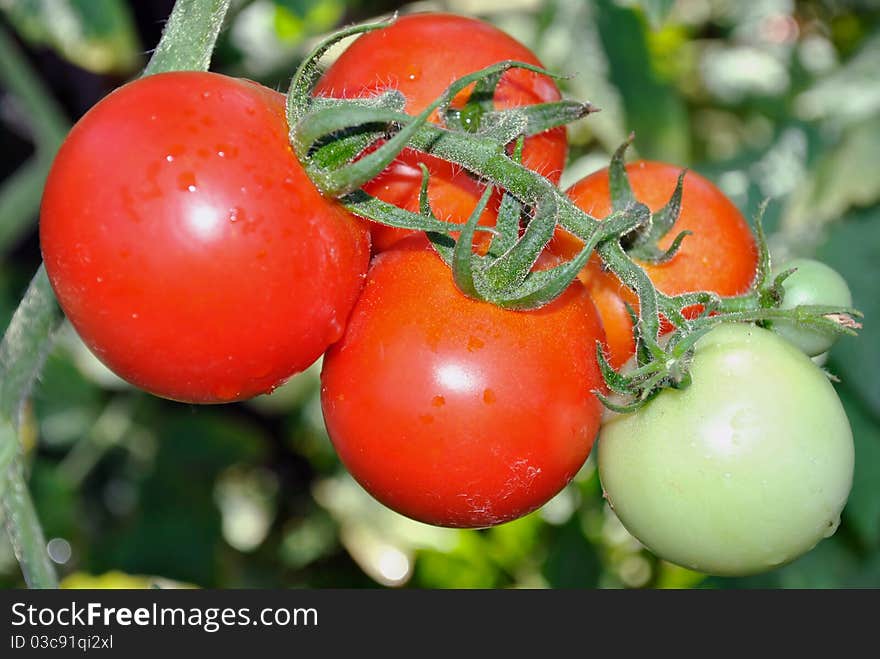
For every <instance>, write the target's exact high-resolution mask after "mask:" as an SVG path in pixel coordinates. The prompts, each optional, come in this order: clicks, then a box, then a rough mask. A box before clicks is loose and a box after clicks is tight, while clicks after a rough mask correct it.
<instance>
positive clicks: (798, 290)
mask: <svg viewBox="0 0 880 659" xmlns="http://www.w3.org/2000/svg"><path fill="white" fill-rule="evenodd" d="M791 268H797V272H795V273H793V274H791V275H789V277H788V278H786V279H785V280H784V281H783V282H782V286H783V288H784V289H785V297H784V298H783V299H782V304H781V305H780V308H781V309H793V308H794V307H797V306H800V305H802V304H830V305H834V306H838V307H851V306H852V293H850V291H849V286H847V285H846V280H844V278H843V277H841V276H840V274H838V272H837V271H836V270H834V269H833V268H830V267H829V266H827V265H825V264H824V263H822V262H821V261H814V260H813V259H794V260H792V261H788V262H787V263H783V264H782V265H781V266H779V267H778V268H773V272H772V275H771V276H772V277H776V276H777V275H778V274H780V273H782V272H785V271H786V270H790V269H791ZM772 329H773V331H774V332H776V333H777V334H779V336H782V337H784V338H785V339H787V340H788V341H791V342H792V343H793V344H795V345H796V346H797V347H798V348H800V349H801V350H803V351H804V352H805V353H807V354H808V355H810V356H811V357H815V356H816V355H819V354H822V353H823V352H825V351H826V350H828V349H829V348H830V347H831V346H832V345H833V344H834V342H835V341H836V340H837V335H836V334H833V333H829V332H823V331H821V330H816V329H813V328H811V327H800V326H798V325H796V324H795V323H793V322H789V321H785V320H778V321H774V322H773V327H772Z"/></svg>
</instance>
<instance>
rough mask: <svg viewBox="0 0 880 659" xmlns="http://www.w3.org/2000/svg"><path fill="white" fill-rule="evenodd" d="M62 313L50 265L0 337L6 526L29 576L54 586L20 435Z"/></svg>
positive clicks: (31, 582) (0, 450) (0, 485)
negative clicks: (26, 406) (27, 404)
mask: <svg viewBox="0 0 880 659" xmlns="http://www.w3.org/2000/svg"><path fill="white" fill-rule="evenodd" d="M60 323H61V314H60V313H59V309H58V305H57V304H56V302H55V297H54V295H53V294H52V289H51V287H50V285H49V279H48V277H47V276H46V270H45V268H43V267H42V266H40V269H39V270H38V271H37V274H36V275H35V276H34V278H33V280H32V281H31V284H30V286H29V287H28V290H27V292H26V293H25V296H24V298H23V299H22V301H21V304H19V306H18V309H17V310H16V312H15V314H14V315H13V317H12V320H11V321H10V323H9V327H8V328H7V329H6V333H5V334H4V335H3V341H2V343H0V454H2V455H3V456H6V459H5V460H0V473H2V474H3V476H4V478H3V479H2V481H0V491H2V507H3V512H4V514H5V517H6V531H7V533H8V535H9V539H10V541H11V543H12V547H13V550H14V551H15V556H16V558H17V559H18V562H19V565H20V566H21V570H22V574H23V575H24V578H25V582H26V583H27V585H28V586H29V587H31V588H56V587H57V586H58V581H57V578H56V576H55V570H54V568H53V567H52V563H51V561H50V560H49V555H48V553H47V551H46V541H45V538H44V536H43V531H42V529H41V528H40V523H39V520H38V519H37V515H36V512H35V510H34V504H33V501H32V500H31V496H30V493H29V492H28V489H27V484H26V482H25V477H24V468H23V466H22V459H23V456H22V446H21V441H20V438H19V428H20V425H21V415H22V409H23V408H24V403H25V401H26V400H27V398H28V396H29V394H30V391H31V389H32V387H33V385H34V382H35V381H36V379H37V376H38V374H39V372H40V369H41V368H42V366H43V362H44V361H45V359H46V355H47V354H48V352H49V348H50V347H51V345H52V339H53V337H54V334H55V331H56V329H57V328H58V326H59V325H60Z"/></svg>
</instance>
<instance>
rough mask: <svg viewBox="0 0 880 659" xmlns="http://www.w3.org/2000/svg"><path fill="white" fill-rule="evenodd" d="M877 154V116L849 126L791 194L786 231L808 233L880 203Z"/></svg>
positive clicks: (879, 146)
mask: <svg viewBox="0 0 880 659" xmlns="http://www.w3.org/2000/svg"><path fill="white" fill-rule="evenodd" d="M877 68H878V69H880V67H877ZM844 105H846V104H844ZM878 153H880V116H874V117H871V118H869V119H866V120H864V121H862V122H860V123H857V124H854V125H852V126H849V127H848V128H847V129H846V131H845V132H844V134H843V136H842V138H841V139H840V140H839V141H837V142H836V144H835V146H834V147H833V148H830V149H829V150H828V151H825V152H823V153H822V154H821V155H820V157H819V161H818V162H817V163H816V165H815V167H813V168H812V170H811V171H810V172H809V174H808V178H807V180H806V181H804V182H803V183H802V184H801V185H800V186H799V187H798V188H797V189H796V190H795V192H794V193H793V194H792V196H791V199H790V200H789V203H788V204H787V206H786V208H785V214H784V218H783V223H784V225H785V227H786V229H788V230H800V231H806V232H808V231H810V230H811V229H813V228H815V227H817V226H819V225H821V224H824V223H827V222H830V221H833V220H836V219H838V218H839V217H840V216H841V215H843V214H844V213H845V212H846V211H847V210H848V209H849V208H851V207H853V206H869V205H871V204H873V203H876V202H877V201H878V200H880V177H878V176H877V175H876V171H877V154H878Z"/></svg>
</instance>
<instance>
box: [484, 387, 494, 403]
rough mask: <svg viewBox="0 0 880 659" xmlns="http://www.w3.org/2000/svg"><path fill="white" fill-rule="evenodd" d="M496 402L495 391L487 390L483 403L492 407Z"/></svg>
mask: <svg viewBox="0 0 880 659" xmlns="http://www.w3.org/2000/svg"><path fill="white" fill-rule="evenodd" d="M495 401H496V398H495V392H494V391H492V390H491V389H486V390H484V391H483V402H484V403H486V405H491V404H492V403H494V402H495Z"/></svg>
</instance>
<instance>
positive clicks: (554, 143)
mask: <svg viewBox="0 0 880 659" xmlns="http://www.w3.org/2000/svg"><path fill="white" fill-rule="evenodd" d="M510 59H514V60H518V61H522V62H527V63H529V64H534V65H537V66H542V64H541V62H540V61H539V60H538V59H537V57H535V54H534V53H532V52H531V51H530V50H529V49H528V48H526V47H525V46H523V45H522V44H521V43H519V42H518V41H516V40H515V39H513V38H512V37H510V36H508V35H507V34H505V33H504V32H502V31H501V30H499V29H498V28H496V27H494V26H492V25H490V24H488V23H485V22H483V21H479V20H476V19H473V18H466V17H464V16H454V15H451V14H437V13H426V14H411V15H409V16H403V17H401V18H399V19H397V21H396V22H395V23H394V24H392V25H390V26H389V27H387V28H383V29H381V30H376V31H373V32H369V33H367V34H364V35H362V36H360V37H358V39H357V40H356V41H355V42H354V43H353V44H352V45H351V46H350V47H349V48H348V49H347V50H346V51H345V52H343V54H342V55H341V56H340V57H339V59H338V60H337V61H336V62H334V63H333V65H331V66H330V68H329V69H328V70H327V72H326V73H325V74H324V76H323V77H322V78H321V80H320V81H319V82H318V84H317V86H316V87H315V92H316V93H319V94H326V95H332V96H342V97H349V98H351V97H358V96H366V95H370V94H374V93H376V92H378V91H381V90H385V89H388V88H390V87H393V88H396V89H399V90H400V91H401V92H403V94H404V95H405V96H406V98H407V106H406V110H407V112H409V113H410V114H417V113H419V112H421V111H422V110H423V109H424V108H426V107H427V106H428V105H430V104H431V103H432V102H433V101H434V100H435V99H436V98H437V97H438V96H439V95H440V94H441V93H442V92H443V90H444V89H446V87H448V86H449V84H450V83H452V82H453V81H455V80H456V79H458V78H461V77H462V76H465V75H467V74H469V73H474V72H475V71H479V70H480V69H482V68H485V67H487V66H490V65H492V64H495V63H497V62H501V61H504V60H510ZM560 98H561V96H560V93H559V89H558V88H557V87H556V84H555V83H554V82H553V80H552V79H550V78H548V77H546V76H541V75H538V74H535V73H532V72H530V71H523V70H512V71H508V72H506V73H505V74H504V75H503V76H502V78H501V82H500V83H499V85H498V88H497V93H496V96H495V106H496V107H497V108H498V109H508V108H512V107H518V106H522V105H531V104H535V103H547V102H552V101H558V100H559V99H560ZM466 100H467V92H463V93H462V94H460V95H459V97H458V98H457V101H458V103H457V104H456V103H453V105H461V104H462V103H464V101H466ZM567 149H568V141H567V138H566V133H565V128H562V127H561V128H555V129H553V130H549V131H546V132H544V133H541V134H539V135H534V136H532V137H529V138H528V139H527V140H526V141H525V145H524V148H523V164H524V165H526V166H527V167H529V168H530V169H533V170H535V171H537V172H540V173H541V174H544V175H545V176H547V177H548V178H550V179H551V180H552V181H553V182H554V183H558V182H559V176H560V174H561V173H562V168H563V166H564V165H565V159H566V154H567ZM420 161H421V162H424V163H425V164H426V165H427V166H428V168H429V170H430V172H431V176H432V183H431V186H430V188H429V197H430V200H431V207H432V209H433V210H434V213H435V214H436V215H437V217H438V218H440V219H443V220H448V221H453V222H456V221H457V222H463V221H464V220H465V219H466V218H467V217H468V215H470V212H471V210H472V209H473V207H474V206H475V205H476V202H477V200H478V199H479V197H480V194H481V193H482V185H480V184H479V183H477V182H476V181H475V180H474V179H473V178H471V176H470V175H469V174H468V173H467V172H464V171H462V170H460V169H456V168H450V166H449V165H448V164H445V163H443V162H442V161H439V160H437V159H436V158H431V157H428V156H424V155H420V154H419V153H417V152H412V151H405V152H404V153H403V154H401V157H400V159H399V160H398V162H397V163H396V164H395V165H392V167H390V168H389V170H387V171H386V172H385V173H384V174H383V175H382V176H381V177H380V178H378V179H375V180H373V181H371V182H370V183H369V184H368V185H367V186H365V187H364V189H365V190H366V191H367V192H369V193H370V194H372V195H374V196H377V197H379V198H380V199H383V200H385V201H388V202H390V203H397V204H398V205H402V204H401V200H406V199H408V200H415V201H411V202H410V203H409V204H408V205H407V206H408V208H410V209H413V210H414V209H415V208H417V200H418V194H419V188H420V185H421V171H420V170H419V168H418V163H419V162H420ZM494 220H495V212H494V211H492V210H490V211H487V213H486V214H485V215H484V218H483V223H484V224H493V223H494ZM372 232H373V242H374V244H375V245H376V246H377V247H378V248H379V249H380V250H381V249H385V248H387V247H389V246H390V245H391V244H392V243H394V242H395V241H396V240H399V239H400V238H401V237H404V236H406V235H409V234H411V233H412V232H409V231H404V230H402V229H391V228H388V227H384V226H381V225H373V227H372Z"/></svg>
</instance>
